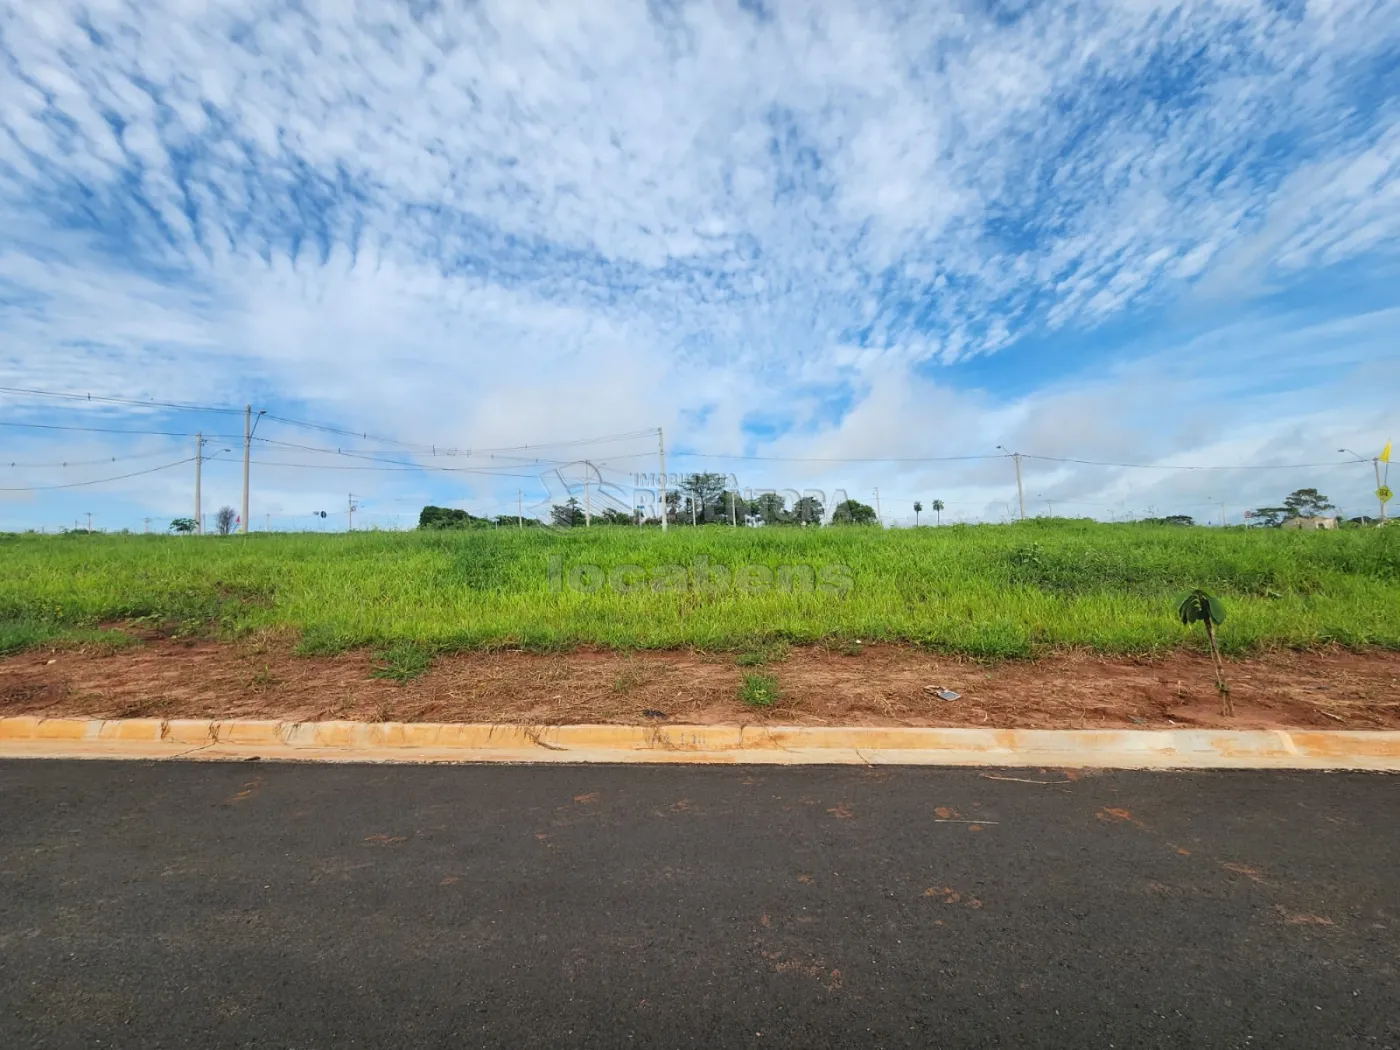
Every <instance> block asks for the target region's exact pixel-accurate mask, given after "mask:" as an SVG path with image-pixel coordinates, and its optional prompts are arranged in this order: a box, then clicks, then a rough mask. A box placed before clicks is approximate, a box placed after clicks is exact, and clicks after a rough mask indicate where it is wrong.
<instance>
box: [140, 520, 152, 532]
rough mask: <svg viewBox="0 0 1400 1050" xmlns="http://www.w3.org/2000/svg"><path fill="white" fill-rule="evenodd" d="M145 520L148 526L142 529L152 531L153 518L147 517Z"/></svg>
mask: <svg viewBox="0 0 1400 1050" xmlns="http://www.w3.org/2000/svg"><path fill="white" fill-rule="evenodd" d="M145 522H146V527H145V528H144V529H143V530H142V531H143V532H150V531H151V519H150V518H146V519H145Z"/></svg>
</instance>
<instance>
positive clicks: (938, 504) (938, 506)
mask: <svg viewBox="0 0 1400 1050" xmlns="http://www.w3.org/2000/svg"><path fill="white" fill-rule="evenodd" d="M932 507H933V512H934V513H935V514H937V515H938V524H940V525H942V524H943V501H942V500H941V499H936V500H934V501H933V503H932Z"/></svg>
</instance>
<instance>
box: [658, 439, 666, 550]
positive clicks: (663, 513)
mask: <svg viewBox="0 0 1400 1050" xmlns="http://www.w3.org/2000/svg"><path fill="white" fill-rule="evenodd" d="M656 447H657V448H658V449H660V451H661V531H662V532H665V531H666V435H665V434H664V433H663V432H662V429H661V427H657V428H656Z"/></svg>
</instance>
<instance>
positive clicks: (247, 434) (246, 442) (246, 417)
mask: <svg viewBox="0 0 1400 1050" xmlns="http://www.w3.org/2000/svg"><path fill="white" fill-rule="evenodd" d="M252 447H253V406H252V405H244V406H243V519H242V520H243V535H245V536H246V535H248V456H249V452H250V450H251V449H252Z"/></svg>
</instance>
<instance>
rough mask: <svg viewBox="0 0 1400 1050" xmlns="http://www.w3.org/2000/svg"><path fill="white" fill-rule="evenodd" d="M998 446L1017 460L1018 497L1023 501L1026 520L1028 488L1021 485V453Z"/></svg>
mask: <svg viewBox="0 0 1400 1050" xmlns="http://www.w3.org/2000/svg"><path fill="white" fill-rule="evenodd" d="M997 448H999V449H1001V450H1002V451H1003V452H1005V453H1006V454H1007V455H1008V456H1010V457H1011V458H1012V459H1013V460H1015V461H1016V498H1017V499H1018V500H1020V503H1021V520H1022V521H1025V520H1026V490H1025V489H1024V488H1022V487H1021V453H1019V452H1011V451H1009V450H1008V449H1007V447H1006V446H1005V445H998V446H997Z"/></svg>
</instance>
